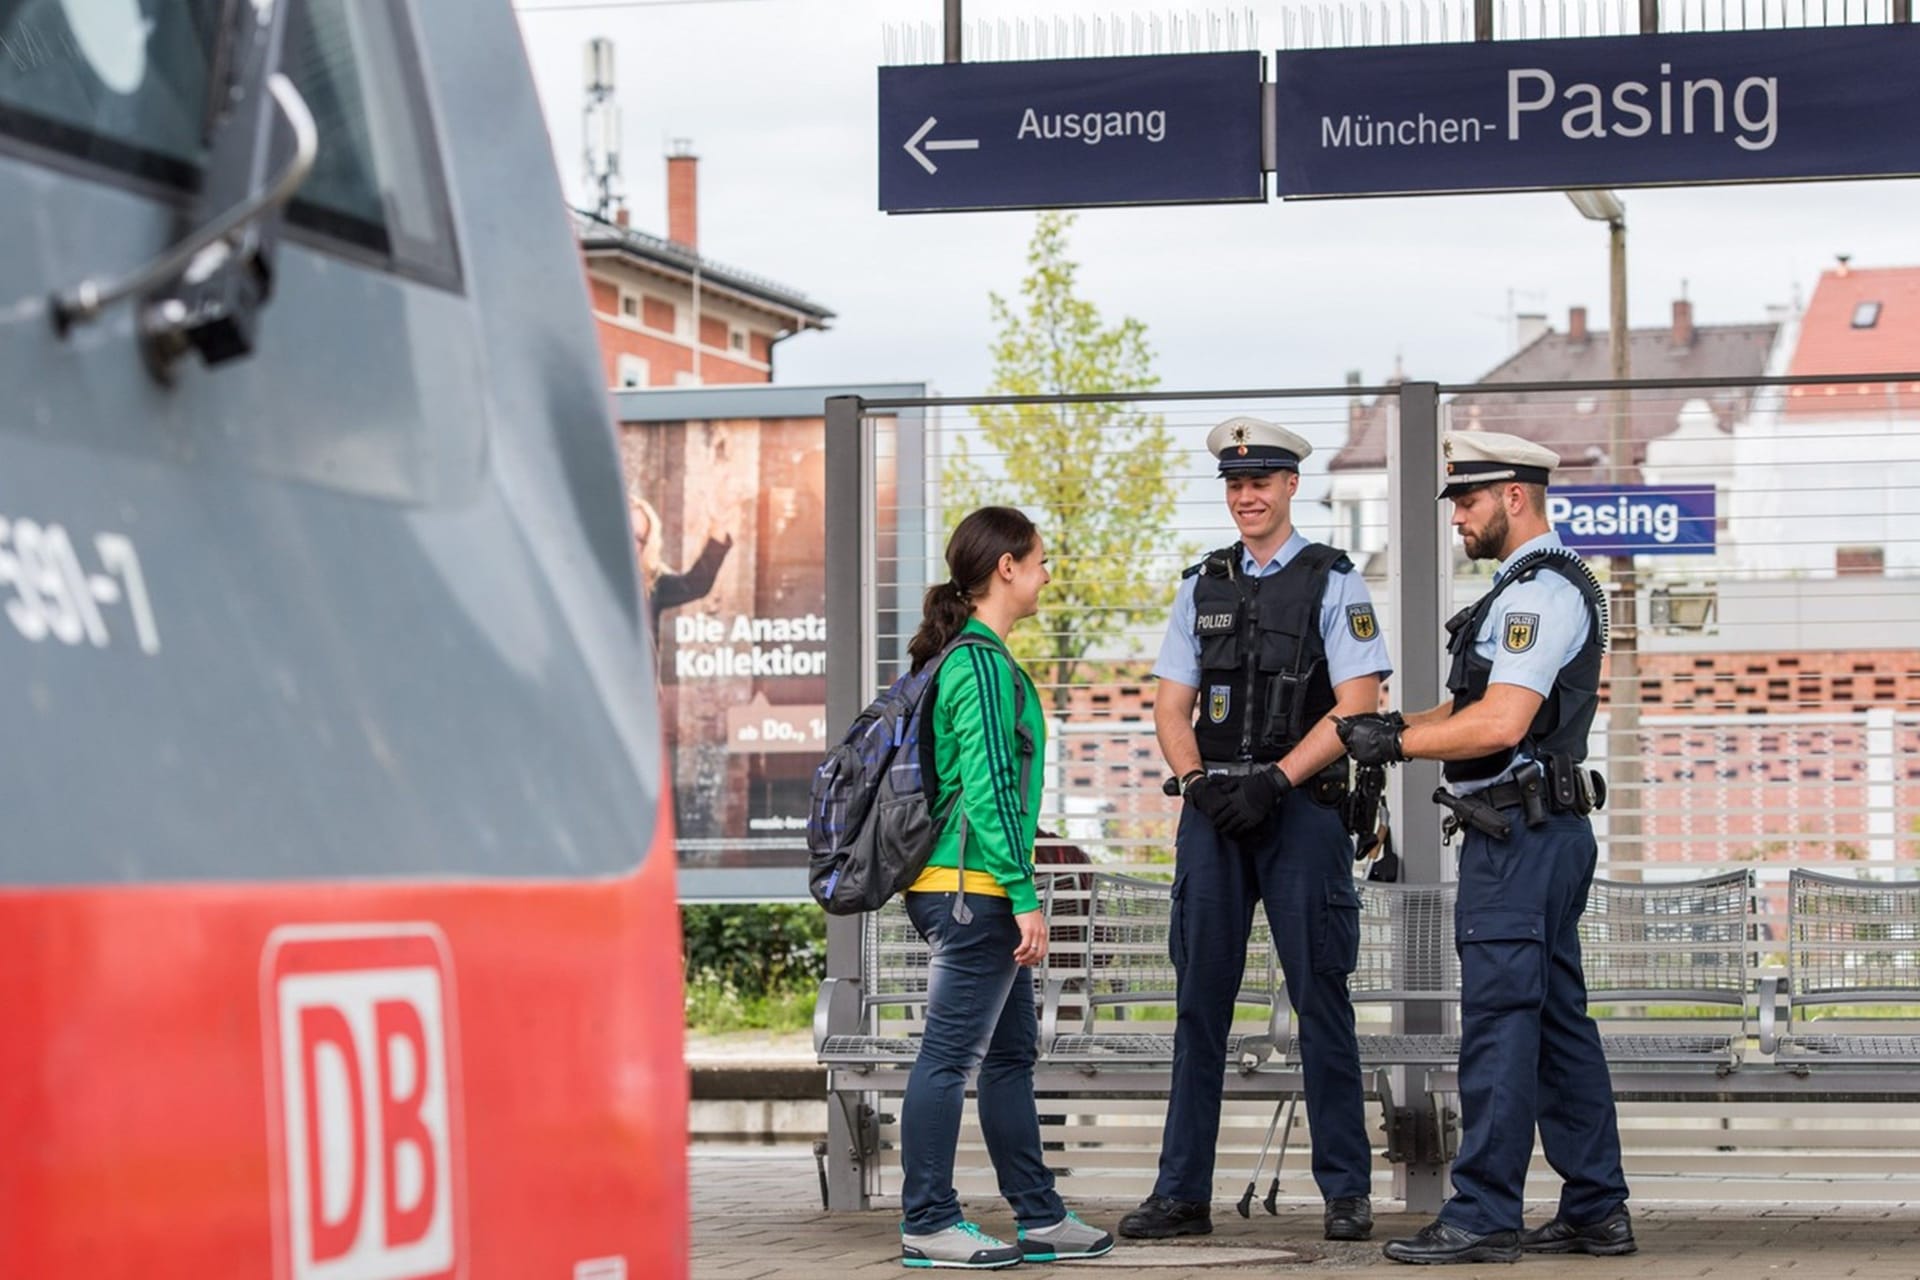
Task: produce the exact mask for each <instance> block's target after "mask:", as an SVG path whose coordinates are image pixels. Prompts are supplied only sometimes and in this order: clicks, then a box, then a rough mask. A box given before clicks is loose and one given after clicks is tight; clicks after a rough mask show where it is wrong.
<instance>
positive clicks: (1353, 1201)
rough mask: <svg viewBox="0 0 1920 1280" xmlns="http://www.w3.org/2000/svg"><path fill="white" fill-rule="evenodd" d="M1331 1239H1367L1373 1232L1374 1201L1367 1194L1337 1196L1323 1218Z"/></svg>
mask: <svg viewBox="0 0 1920 1280" xmlns="http://www.w3.org/2000/svg"><path fill="white" fill-rule="evenodd" d="M1321 1225H1322V1226H1323V1227H1325V1229H1326V1237H1327V1239H1329V1240H1365V1239H1366V1238H1367V1237H1368V1236H1370V1235H1372V1234H1373V1201H1371V1200H1369V1199H1367V1197H1365V1196H1335V1197H1334V1198H1333V1199H1331V1200H1329V1201H1327V1210H1326V1213H1325V1215H1324V1216H1323V1217H1322V1218H1321Z"/></svg>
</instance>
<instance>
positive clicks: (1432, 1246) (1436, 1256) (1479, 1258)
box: [1380, 1219, 1520, 1263]
mask: <svg viewBox="0 0 1920 1280" xmlns="http://www.w3.org/2000/svg"><path fill="white" fill-rule="evenodd" d="M1380 1252H1382V1253H1384V1254H1386V1255H1387V1256H1388V1257H1389V1258H1392V1259H1393V1260H1394V1261H1395V1262H1421V1263H1435V1262H1518V1261H1520V1233H1519V1232H1517V1231H1494V1232H1490V1233H1488V1234H1487V1235H1484V1236H1476V1235H1474V1234H1473V1233H1472V1232H1470V1231H1462V1230H1461V1229H1460V1228H1458V1227H1455V1226H1449V1225H1448V1224H1447V1223H1444V1222H1441V1221H1440V1220H1438V1219H1435V1220H1434V1221H1432V1222H1429V1223H1428V1224H1427V1225H1426V1226H1424V1227H1422V1228H1420V1234H1418V1235H1416V1236H1414V1237H1413V1238H1412V1239H1410V1240H1389V1241H1387V1244H1386V1247H1385V1248H1383V1249H1382V1250H1381V1251H1380Z"/></svg>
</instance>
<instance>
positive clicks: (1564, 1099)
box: [1440, 810, 1627, 1235]
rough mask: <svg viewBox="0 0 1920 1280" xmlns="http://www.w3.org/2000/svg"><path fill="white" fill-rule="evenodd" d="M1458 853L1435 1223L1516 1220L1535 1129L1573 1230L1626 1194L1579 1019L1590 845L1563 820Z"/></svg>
mask: <svg viewBox="0 0 1920 1280" xmlns="http://www.w3.org/2000/svg"><path fill="white" fill-rule="evenodd" d="M1508 816H1509V817H1510V818H1511V819H1512V820H1513V835H1512V838H1511V839H1508V840H1493V839H1489V838H1488V837H1487V836H1486V835H1484V834H1482V833H1481V832H1478V831H1469V832H1468V833H1467V839H1466V843H1465V845H1464V846H1462V848H1461V851H1460V899H1459V905H1458V907H1457V908H1456V910H1455V926H1454V933H1455V938H1456V941H1457V945H1458V947H1459V951H1460V1117H1461V1120H1462V1122H1463V1123H1464V1125H1465V1132H1464V1133H1463V1134H1462V1135H1461V1139H1460V1154H1459V1155H1458V1156H1456V1157H1455V1158H1454V1162H1453V1197H1452V1199H1450V1200H1448V1201H1447V1203H1446V1204H1445V1205H1444V1206H1442V1207H1441V1210H1440V1217H1441V1219H1442V1220H1443V1221H1446V1222H1448V1223H1451V1224H1452V1225H1453V1226H1456V1227H1459V1228H1460V1229H1461V1230H1463V1231H1471V1232H1473V1233H1474V1234H1476V1235H1484V1234H1486V1233H1488V1232H1493V1231H1514V1230H1518V1229H1519V1228H1520V1227H1521V1226H1522V1225H1523V1224H1522V1223H1521V1220H1520V1210H1521V1196H1522V1193H1523V1191H1524V1187H1525V1183H1526V1177H1527V1165H1528V1163H1529V1161H1530V1160H1531V1159H1532V1157H1533V1131H1534V1127H1535V1126H1536V1125H1538V1126H1539V1129H1540V1146H1541V1148H1542V1149H1543V1150H1544V1151H1545V1152H1546V1157H1547V1163H1548V1164H1550V1165H1552V1166H1553V1168H1554V1171H1555V1172H1556V1173H1558V1174H1559V1175H1560V1177H1561V1179H1562V1182H1563V1186H1562V1189H1561V1192H1560V1208H1559V1211H1558V1215H1557V1216H1559V1217H1560V1218H1562V1219H1564V1220H1566V1221H1567V1222H1570V1223H1572V1224H1574V1225H1575V1226H1585V1225H1588V1224H1590V1223H1594V1222H1598V1221H1600V1219H1602V1218H1604V1217H1606V1216H1607V1215H1608V1214H1609V1213H1611V1212H1612V1211H1613V1210H1614V1209H1615V1208H1617V1207H1618V1206H1620V1205H1621V1204H1623V1203H1625V1201H1626V1199H1627V1181H1626V1178H1625V1176H1624V1175H1623V1174H1622V1172H1621V1169H1620V1134H1619V1129H1618V1124H1617V1121H1616V1120H1615V1116H1614V1106H1613V1084H1612V1081H1611V1080H1610V1079H1609V1077H1608V1074H1607V1059H1606V1054H1605V1051H1604V1050H1603V1049H1602V1048H1601V1045H1600V1033H1599V1031H1598V1030H1597V1029H1596V1028H1595V1027H1594V1024H1593V1019H1592V1018H1590V1017H1588V1016H1587V983H1586V977H1585V975H1584V974H1583V973H1582V972H1581V968H1580V932H1579V928H1580V917H1581V915H1582V914H1583V913H1584V912H1585V911H1586V908H1587V890H1588V888H1589V887H1590V886H1591V885H1592V883H1593V868H1594V862H1595V859H1596V857H1597V854H1598V851H1597V849H1596V848H1595V846H1594V841H1593V828H1592V827H1591V826H1589V825H1588V823H1587V820H1586V819H1585V818H1582V817H1577V816H1575V815H1573V814H1558V815H1556V816H1554V817H1551V818H1549V819H1547V821H1546V822H1545V823H1544V824H1543V825H1541V826H1539V827H1527V826H1524V825H1522V823H1521V821H1520V813H1519V811H1518V810H1508Z"/></svg>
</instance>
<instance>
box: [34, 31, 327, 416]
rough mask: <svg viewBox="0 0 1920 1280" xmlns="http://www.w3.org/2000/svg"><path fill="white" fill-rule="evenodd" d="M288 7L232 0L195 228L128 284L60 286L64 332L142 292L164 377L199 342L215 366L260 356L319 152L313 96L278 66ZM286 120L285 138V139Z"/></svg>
mask: <svg viewBox="0 0 1920 1280" xmlns="http://www.w3.org/2000/svg"><path fill="white" fill-rule="evenodd" d="M287 8H288V6H287V4H286V2H285V0H279V2H278V3H274V2H273V0H265V2H264V3H262V2H260V0H251V2H245V3H240V4H236V5H231V6H229V12H230V14H231V17H230V18H229V21H228V26H227V30H226V33H225V36H224V38H223V40H222V54H221V57H220V59H219V62H220V64H221V65H222V66H224V67H226V68H229V69H230V71H229V73H228V74H220V75H217V76H215V78H214V83H213V85H212V86H211V87H210V90H209V93H210V94H211V95H212V96H211V98H210V102H211V104H212V110H211V111H210V115H211V117H212V126H211V129H212V132H211V142H210V145H209V147H208V152H207V165H206V171H205V174H204V177H203V179H202V181H201V184H200V192H199V194H198V196H196V197H195V199H194V202H193V208H192V212H191V215H190V218H189V225H190V226H191V227H192V230H190V231H189V232H188V233H187V234H186V235H185V236H183V237H182V238H181V240H180V241H179V242H178V243H177V244H175V245H173V246H172V247H171V248H169V249H168V250H167V251H166V252H165V253H163V254H161V255H160V256H159V257H157V258H155V259H154V260H153V261H152V262H149V263H147V264H146V265H145V266H142V267H139V268H137V269H136V270H134V271H131V272H129V273H127V274H126V275H124V276H122V277H121V278H119V279H118V280H112V281H107V282H102V281H98V280H92V279H89V280H83V281H81V282H80V283H79V284H78V285H76V286H74V287H73V288H71V289H67V290H63V291H62V292H60V293H56V294H55V295H54V296H53V298H52V300H51V311H52V315H53V323H54V327H55V329H57V330H58V331H59V332H60V333H62V334H65V333H66V332H67V331H68V330H69V329H71V328H72V327H73V326H75V325H77V324H84V323H86V322H87V321H90V320H92V319H93V318H94V317H96V316H98V315H99V314H100V313H101V312H102V311H104V310H105V309H106V308H108V307H110V306H113V305H115V304H116V303H119V302H121V301H123V300H125V299H127V298H133V297H138V298H140V300H141V302H140V308H141V309H140V321H139V330H140V346H141V354H142V355H143V356H144V358H145V359H146V362H147V368H148V369H149V370H150V371H151V372H152V373H153V375H154V377H155V378H157V379H159V380H160V381H161V382H169V381H171V380H172V368H173V364H174V362H175V361H176V360H178V359H179V358H180V357H181V356H183V355H185V354H186V352H187V350H188V349H189V348H192V349H195V350H198V351H199V352H200V357H201V359H202V360H204V361H206V363H207V364H209V365H215V364H220V363H222V362H223V361H227V360H232V359H235V358H237V357H239V356H244V355H247V354H249V353H251V352H252V351H253V347H254V333H255V329H256V327H257V324H258V319H259V312H260V308H261V307H262V306H263V305H264V304H265V302H266V300H267V298H268V297H269V296H270V295H271V293H272V292H273V253H274V246H275V243H276V242H277V240H278V239H279V223H280V218H279V213H280V210H281V209H282V208H283V207H284V206H285V205H286V203H287V202H288V201H289V200H291V199H292V198H293V194H294V192H295V191H297V190H299V188H300V184H301V183H302V182H304V181H305V180H306V177H307V174H308V173H309V172H311V170H312V169H313V161H314V156H315V155H316V154H317V153H318V150H319V134H318V130H317V129H316V128H315V126H314V123H313V114H312V113H311V112H310V111H308V110H307V104H306V100H305V99H304V98H302V97H301V96H300V92H299V90H297V89H295V88H294V87H293V82H292V81H291V80H289V79H288V78H287V77H286V76H285V75H283V74H281V72H280V71H279V69H278V68H279V65H280V51H281V46H282V41H283V38H284V32H285V27H286V11H287ZM281 119H284V120H285V122H286V130H285V131H286V134H287V135H289V136H288V138H286V139H285V140H282V139H279V138H277V137H276V133H277V132H278V130H277V129H276V125H277V124H278V123H279V121H280V120H281ZM289 153H290V154H289ZM281 156H285V157H286V158H285V160H284V161H283V162H281V163H280V167H279V170H278V172H274V171H273V165H274V164H275V162H276V160H277V159H278V158H279V157H281Z"/></svg>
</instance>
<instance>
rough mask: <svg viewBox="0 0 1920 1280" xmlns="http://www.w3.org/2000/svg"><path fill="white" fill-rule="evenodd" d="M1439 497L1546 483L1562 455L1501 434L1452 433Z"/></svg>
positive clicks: (1445, 441)
mask: <svg viewBox="0 0 1920 1280" xmlns="http://www.w3.org/2000/svg"><path fill="white" fill-rule="evenodd" d="M1440 451H1441V453H1442V454H1443V455H1444V456H1445V458H1446V463H1445V465H1444V467H1443V468H1442V470H1443V472H1444V474H1443V476H1442V477H1441V488H1440V496H1441V497H1442V498H1456V497H1459V496H1460V495H1461V494H1463V493H1467V492H1469V491H1470V490H1473V489H1477V488H1479V487H1480V486H1481V485H1483V484H1500V483H1507V482H1511V483H1515V484H1546V483H1547V478H1548V477H1549V476H1550V475H1552V473H1553V469H1554V468H1555V467H1557V466H1559V465H1560V455H1559V454H1557V453H1555V452H1554V451H1553V450H1551V449H1549V448H1547V447H1545V446H1544V445H1537V444H1535V443H1534V442H1533V441H1531V440H1522V439H1521V438H1520V437H1519V436H1510V435H1506V434H1505V433H1503V432H1499V431H1449V432H1447V434H1446V435H1445V436H1444V437H1443V438H1442V439H1441V441H1440Z"/></svg>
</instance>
